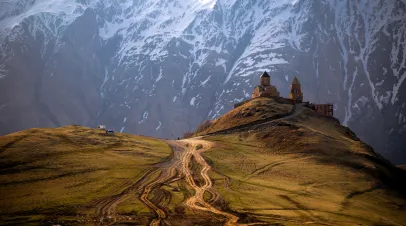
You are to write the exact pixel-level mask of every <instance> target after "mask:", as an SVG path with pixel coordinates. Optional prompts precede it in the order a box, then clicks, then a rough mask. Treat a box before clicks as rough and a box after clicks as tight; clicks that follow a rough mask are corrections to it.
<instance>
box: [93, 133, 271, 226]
mask: <svg viewBox="0 0 406 226" xmlns="http://www.w3.org/2000/svg"><path fill="white" fill-rule="evenodd" d="M166 142H167V143H168V145H169V146H170V147H171V148H172V149H173V151H174V154H173V157H172V158H171V159H170V160H169V161H167V162H163V163H159V164H157V165H155V166H154V168H152V169H149V170H147V171H146V172H145V173H144V174H143V175H142V177H141V178H140V179H139V180H138V181H137V182H136V183H135V184H134V185H132V186H130V187H129V188H128V189H126V190H125V191H124V192H123V193H122V194H119V195H117V196H114V197H109V198H107V199H105V200H101V201H100V202H99V203H98V204H97V210H96V211H97V213H96V215H97V218H98V220H99V221H100V222H101V223H106V221H107V222H109V223H111V224H113V223H115V222H116V221H117V219H115V217H114V216H116V210H115V209H116V206H117V205H118V204H119V203H121V202H123V201H125V200H126V199H127V198H129V197H131V196H134V195H136V194H139V195H138V198H139V200H140V201H141V202H142V203H143V204H144V205H145V206H146V207H148V208H149V209H150V210H151V212H153V213H154V217H153V219H152V220H151V221H150V225H151V226H159V225H172V224H171V222H170V219H168V218H169V215H170V214H173V213H171V212H170V211H169V210H168V208H167V207H165V204H164V202H163V201H162V198H154V191H155V189H156V190H157V191H158V190H160V189H162V187H164V186H168V187H170V186H169V185H170V184H171V183H173V182H176V181H179V182H183V183H185V184H186V185H188V186H189V187H190V188H191V189H193V190H192V191H190V192H189V193H191V194H192V195H190V194H189V195H186V194H184V197H187V198H186V199H185V200H184V201H183V202H182V203H181V204H180V205H183V206H184V207H185V208H187V209H189V210H191V211H197V212H201V213H204V214H205V216H208V215H212V216H213V215H214V216H215V217H216V218H221V219H225V220H226V221H225V224H224V225H226V226H231V225H261V224H263V223H251V224H239V223H238V221H239V220H240V218H239V217H238V216H237V215H234V214H232V213H228V212H225V211H223V210H221V209H219V208H216V207H214V206H213V203H215V202H216V201H217V200H218V199H220V195H219V194H218V193H217V192H216V191H215V189H213V182H212V179H211V178H210V176H209V172H210V170H211V166H210V165H209V164H208V163H207V162H206V161H205V159H204V158H203V157H202V153H203V152H204V151H206V150H208V149H210V148H211V147H212V146H213V144H212V143H211V142H208V141H204V140H202V139H200V138H192V139H186V140H179V141H166ZM196 177H199V179H200V180H197V178H196ZM178 192H179V191H178ZM206 193H207V194H209V195H210V196H209V197H210V200H209V201H206V200H205V194H206ZM206 197H207V196H206ZM192 218H193V217H192ZM207 218H210V217H209V216H208V217H207ZM223 221H224V220H223Z"/></svg>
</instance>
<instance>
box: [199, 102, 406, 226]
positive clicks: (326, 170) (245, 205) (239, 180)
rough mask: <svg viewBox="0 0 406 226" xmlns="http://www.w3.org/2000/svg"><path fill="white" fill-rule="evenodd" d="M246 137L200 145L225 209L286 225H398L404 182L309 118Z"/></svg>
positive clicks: (402, 217)
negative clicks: (227, 206)
mask: <svg viewBox="0 0 406 226" xmlns="http://www.w3.org/2000/svg"><path fill="white" fill-rule="evenodd" d="M299 110H301V113H300V114H298V115H297V116H296V117H291V118H289V119H285V120H279V121H277V122H275V123H272V124H270V125H266V126H261V127H257V128H254V129H251V130H250V132H241V133H238V134H230V135H222V136H213V137H206V138H205V139H208V140H210V141H213V142H215V143H216V146H215V147H214V148H213V149H211V150H209V151H207V152H205V154H204V155H205V156H206V158H207V159H208V161H209V162H211V164H212V166H213V169H214V172H212V174H211V177H212V178H213V179H214V181H215V187H216V189H217V190H218V191H219V192H220V193H221V195H222V196H223V197H224V198H225V201H226V202H227V203H228V205H229V207H230V208H231V209H232V210H234V211H236V212H238V213H244V214H246V215H247V216H251V217H255V218H256V219H258V220H262V221H266V222H269V223H281V224H284V225H303V224H311V223H312V224H316V225H358V224H362V225H403V224H404V222H406V198H405V197H406V194H405V191H406V186H405V182H406V175H405V173H404V171H402V170H399V169H398V168H396V167H394V166H393V165H391V164H390V163H389V162H387V161H386V160H384V159H383V158H381V157H380V156H379V155H377V154H376V153H375V152H373V150H372V149H371V148H370V147H369V146H368V145H366V144H364V143H362V142H361V141H359V140H358V139H357V138H356V137H355V136H354V134H353V133H352V132H351V131H349V130H348V128H345V127H342V126H340V125H339V123H338V122H337V121H336V120H334V119H331V118H327V117H321V116H318V115H317V114H315V113H314V112H313V111H312V110H308V109H306V108H303V109H299Z"/></svg>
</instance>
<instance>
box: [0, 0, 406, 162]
mask: <svg viewBox="0 0 406 226" xmlns="http://www.w3.org/2000/svg"><path fill="white" fill-rule="evenodd" d="M3 4H4V3H3ZM5 4H7V5H6V6H5V7H4V9H6V10H5V11H4V12H6V13H4V14H3V19H2V20H1V21H0V24H1V25H7V26H2V27H5V28H6V30H2V31H0V36H1V39H0V40H1V41H0V48H1V50H2V51H1V52H2V54H1V57H0V78H1V80H0V81H1V82H0V83H1V84H0V86H1V87H0V88H1V90H2V96H3V98H2V99H0V106H1V107H0V115H2V118H3V120H2V121H1V122H0V125H2V128H4V129H2V130H1V131H0V133H1V134H6V133H10V132H13V131H16V130H20V129H24V128H29V127H38V126H49V127H52V126H58V125H59V124H60V125H68V124H71V123H77V124H84V125H89V126H95V125H97V124H98V123H103V124H110V125H112V126H114V127H115V128H116V130H119V131H131V132H137V133H142V134H146V135H154V136H160V137H168V138H169V137H172V138H173V137H177V136H179V135H180V134H182V133H183V132H184V131H188V130H191V129H192V128H193V127H195V126H196V125H197V124H198V123H199V122H201V121H203V120H204V119H207V118H209V119H214V118H217V117H219V116H220V115H222V114H224V113H225V112H226V111H227V110H229V109H231V108H232V105H233V103H234V102H239V101H242V100H243V99H245V98H247V97H249V96H250V93H251V89H252V87H253V86H254V85H255V84H256V83H257V75H258V73H260V72H259V71H263V70H270V71H271V74H272V77H273V78H272V83H273V84H274V85H275V86H276V87H278V89H279V90H280V91H281V93H282V94H283V95H286V94H287V92H288V84H289V82H290V80H291V79H292V77H293V76H299V78H300V80H301V81H302V83H303V89H304V96H305V100H309V101H311V102H315V103H317V102H333V103H334V104H335V112H336V115H337V117H338V118H339V119H340V120H341V121H342V122H343V123H344V124H345V125H347V126H350V127H351V128H352V129H353V130H355V131H356V132H357V134H360V137H362V139H364V140H366V141H367V142H368V143H371V145H372V146H373V147H374V148H375V149H376V150H379V152H381V153H382V154H384V155H385V156H387V157H389V158H391V160H392V161H398V160H399V159H405V155H404V153H403V152H402V150H403V149H404V143H403V142H402V140H403V138H404V136H405V131H406V130H405V128H406V117H405V115H406V114H405V112H404V111H405V104H404V98H405V97H404V94H403V92H401V90H402V87H403V86H404V82H403V81H404V79H405V78H406V72H405V71H404V70H405V57H404V56H402V52H403V51H404V49H405V46H406V43H405V42H404V41H402V40H403V39H404V32H402V31H405V30H406V29H405V27H404V24H405V19H404V18H403V17H402V16H401V15H402V12H405V11H406V7H405V2H404V1H400V0H397V1H394V2H387V1H386V2H385V1H382V0H374V1H372V2H368V1H357V2H350V1H344V2H342V1H334V0H329V1H327V0H326V1H321V2H318V3H315V2H310V1H304V0H302V1H271V2H269V1H263V0H262V1H261V0H257V1H252V2H246V1H241V0H236V1H220V0H218V1H207V2H201V1H186V2H185V1H172V0H167V1H152V0H150V1H146V2H138V1H135V2H131V1H109V2H102V1H75V2H69V3H67V1H63V0H59V1H55V2H53V3H46V2H45V1H33V2H30V4H32V5H30V4H28V5H18V4H19V3H14V2H13V1H6V2H5ZM2 8H3V7H2ZM14 9H16V10H14ZM9 12H11V13H9ZM0 15H1V14H0ZM375 15H382V17H378V16H375ZM77 21H81V22H80V23H78V22H77ZM81 24H83V25H81ZM14 25H15V26H14ZM391 43H396V45H395V44H393V45H392V44H391ZM34 58H35V63H33V65H31V66H30V65H27V66H28V67H30V69H29V70H27V71H24V70H21V69H20V68H19V67H18V65H20V64H23V63H24V62H27V61H33V60H32V59H34ZM377 62H378V63H377ZM17 68H18V69H17ZM74 76H77V77H74ZM69 77H74V78H69ZM34 80H35V82H32V84H41V85H38V86H36V87H40V89H43V90H41V91H37V92H38V93H40V94H36V96H38V98H39V99H41V101H37V103H38V104H27V103H26V102H25V101H24V100H21V98H23V97H24V96H26V97H28V96H31V95H32V93H31V92H30V91H31V89H33V88H35V87H33V85H29V84H28V83H29V82H28V81H34ZM46 80H48V81H46ZM74 80H77V81H80V82H76V81H74ZM18 81H26V84H21V85H18V84H17V83H19V82H18ZM42 83H43V84H42ZM16 84H17V85H16ZM82 84H85V85H82ZM64 85H66V86H68V88H61V87H63V86H64ZM53 86H57V88H55V87H53ZM9 87H14V88H12V89H11V88H9ZM41 87H42V88H41ZM50 90H53V93H55V95H54V96H55V97H49V96H50V95H51V91H50ZM73 90H74V91H73ZM16 92H18V93H16ZM71 92H77V93H80V95H74V94H72V93H71ZM13 95H15V96H21V98H14V97H10V96H13ZM4 96H9V97H7V98H5V97H4ZM64 96H67V97H66V98H65V99H66V100H70V101H69V102H71V103H67V106H69V107H66V108H67V109H61V108H62V107H60V106H59V102H60V101H61V100H63V99H64ZM40 103H44V104H45V105H47V106H49V107H48V108H49V109H50V110H49V111H48V112H52V114H53V115H56V116H55V117H52V116H50V117H42V116H40V115H39V113H38V112H41V111H40V110H38V108H42V107H41V106H43V105H41V104H40ZM16 105H17V106H16ZM73 108H75V109H78V111H79V113H73V112H69V111H71V110H69V109H73ZM19 109H26V110H27V111H28V112H31V115H32V118H31V119H30V120H28V119H27V121H24V122H21V123H19V122H17V121H18V119H19V118H22V116H19V114H18V113H17V114H16V113H15V112H16V111H18V110H19ZM68 112H69V113H68ZM48 115H50V114H48ZM59 115H63V116H59ZM393 115H395V116H396V117H392V116H393ZM364 116H368V117H364ZM52 118H56V119H57V120H55V119H52ZM183 118H189V119H190V121H187V122H184V121H183V120H182V119H183ZM56 121H58V123H55V122H56ZM370 121H375V122H376V123H374V124H372V123H370ZM175 125H176V126H175ZM175 127H176V128H175ZM382 131H384V132H382Z"/></svg>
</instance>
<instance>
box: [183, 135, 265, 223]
mask: <svg viewBox="0 0 406 226" xmlns="http://www.w3.org/2000/svg"><path fill="white" fill-rule="evenodd" d="M180 142H185V143H187V144H189V145H188V146H189V148H188V149H187V150H186V153H185V155H184V156H183V159H182V171H183V174H184V175H185V180H186V182H187V183H188V184H189V185H190V186H191V187H192V188H193V190H195V194H194V195H193V196H192V197H190V198H189V199H188V200H187V201H186V206H188V207H189V208H191V209H196V210H200V211H205V212H211V213H213V214H215V215H221V216H223V217H225V218H227V221H226V223H225V225H226V226H231V225H264V224H265V223H250V224H239V223H238V221H239V219H240V218H239V217H238V216H236V215H234V214H231V213H227V212H224V211H222V210H220V209H217V208H215V207H213V206H212V205H211V204H209V203H208V202H206V201H205V200H204V193H205V192H206V191H207V192H210V191H214V190H213V188H212V186H213V183H212V180H211V178H210V177H209V175H208V172H209V171H210V170H211V166H210V165H209V164H208V163H207V162H206V161H205V160H204V158H203V157H202V155H201V153H202V152H204V151H205V150H208V149H210V148H211V146H212V143H210V142H208V141H203V140H199V139H198V138H194V139H188V140H182V141H180ZM198 145H202V146H203V148H202V149H199V150H197V148H196V147H197V146H198ZM192 157H194V159H195V160H196V162H197V163H198V164H200V165H201V167H202V169H201V171H200V175H201V177H202V178H203V179H204V185H203V186H198V185H197V184H196V182H195V180H194V178H193V175H192V171H191V170H190V168H189V163H190V162H191V159H192Z"/></svg>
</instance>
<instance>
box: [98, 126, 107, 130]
mask: <svg viewBox="0 0 406 226" xmlns="http://www.w3.org/2000/svg"><path fill="white" fill-rule="evenodd" d="M97 128H99V129H106V125H99V126H98V127H97Z"/></svg>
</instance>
